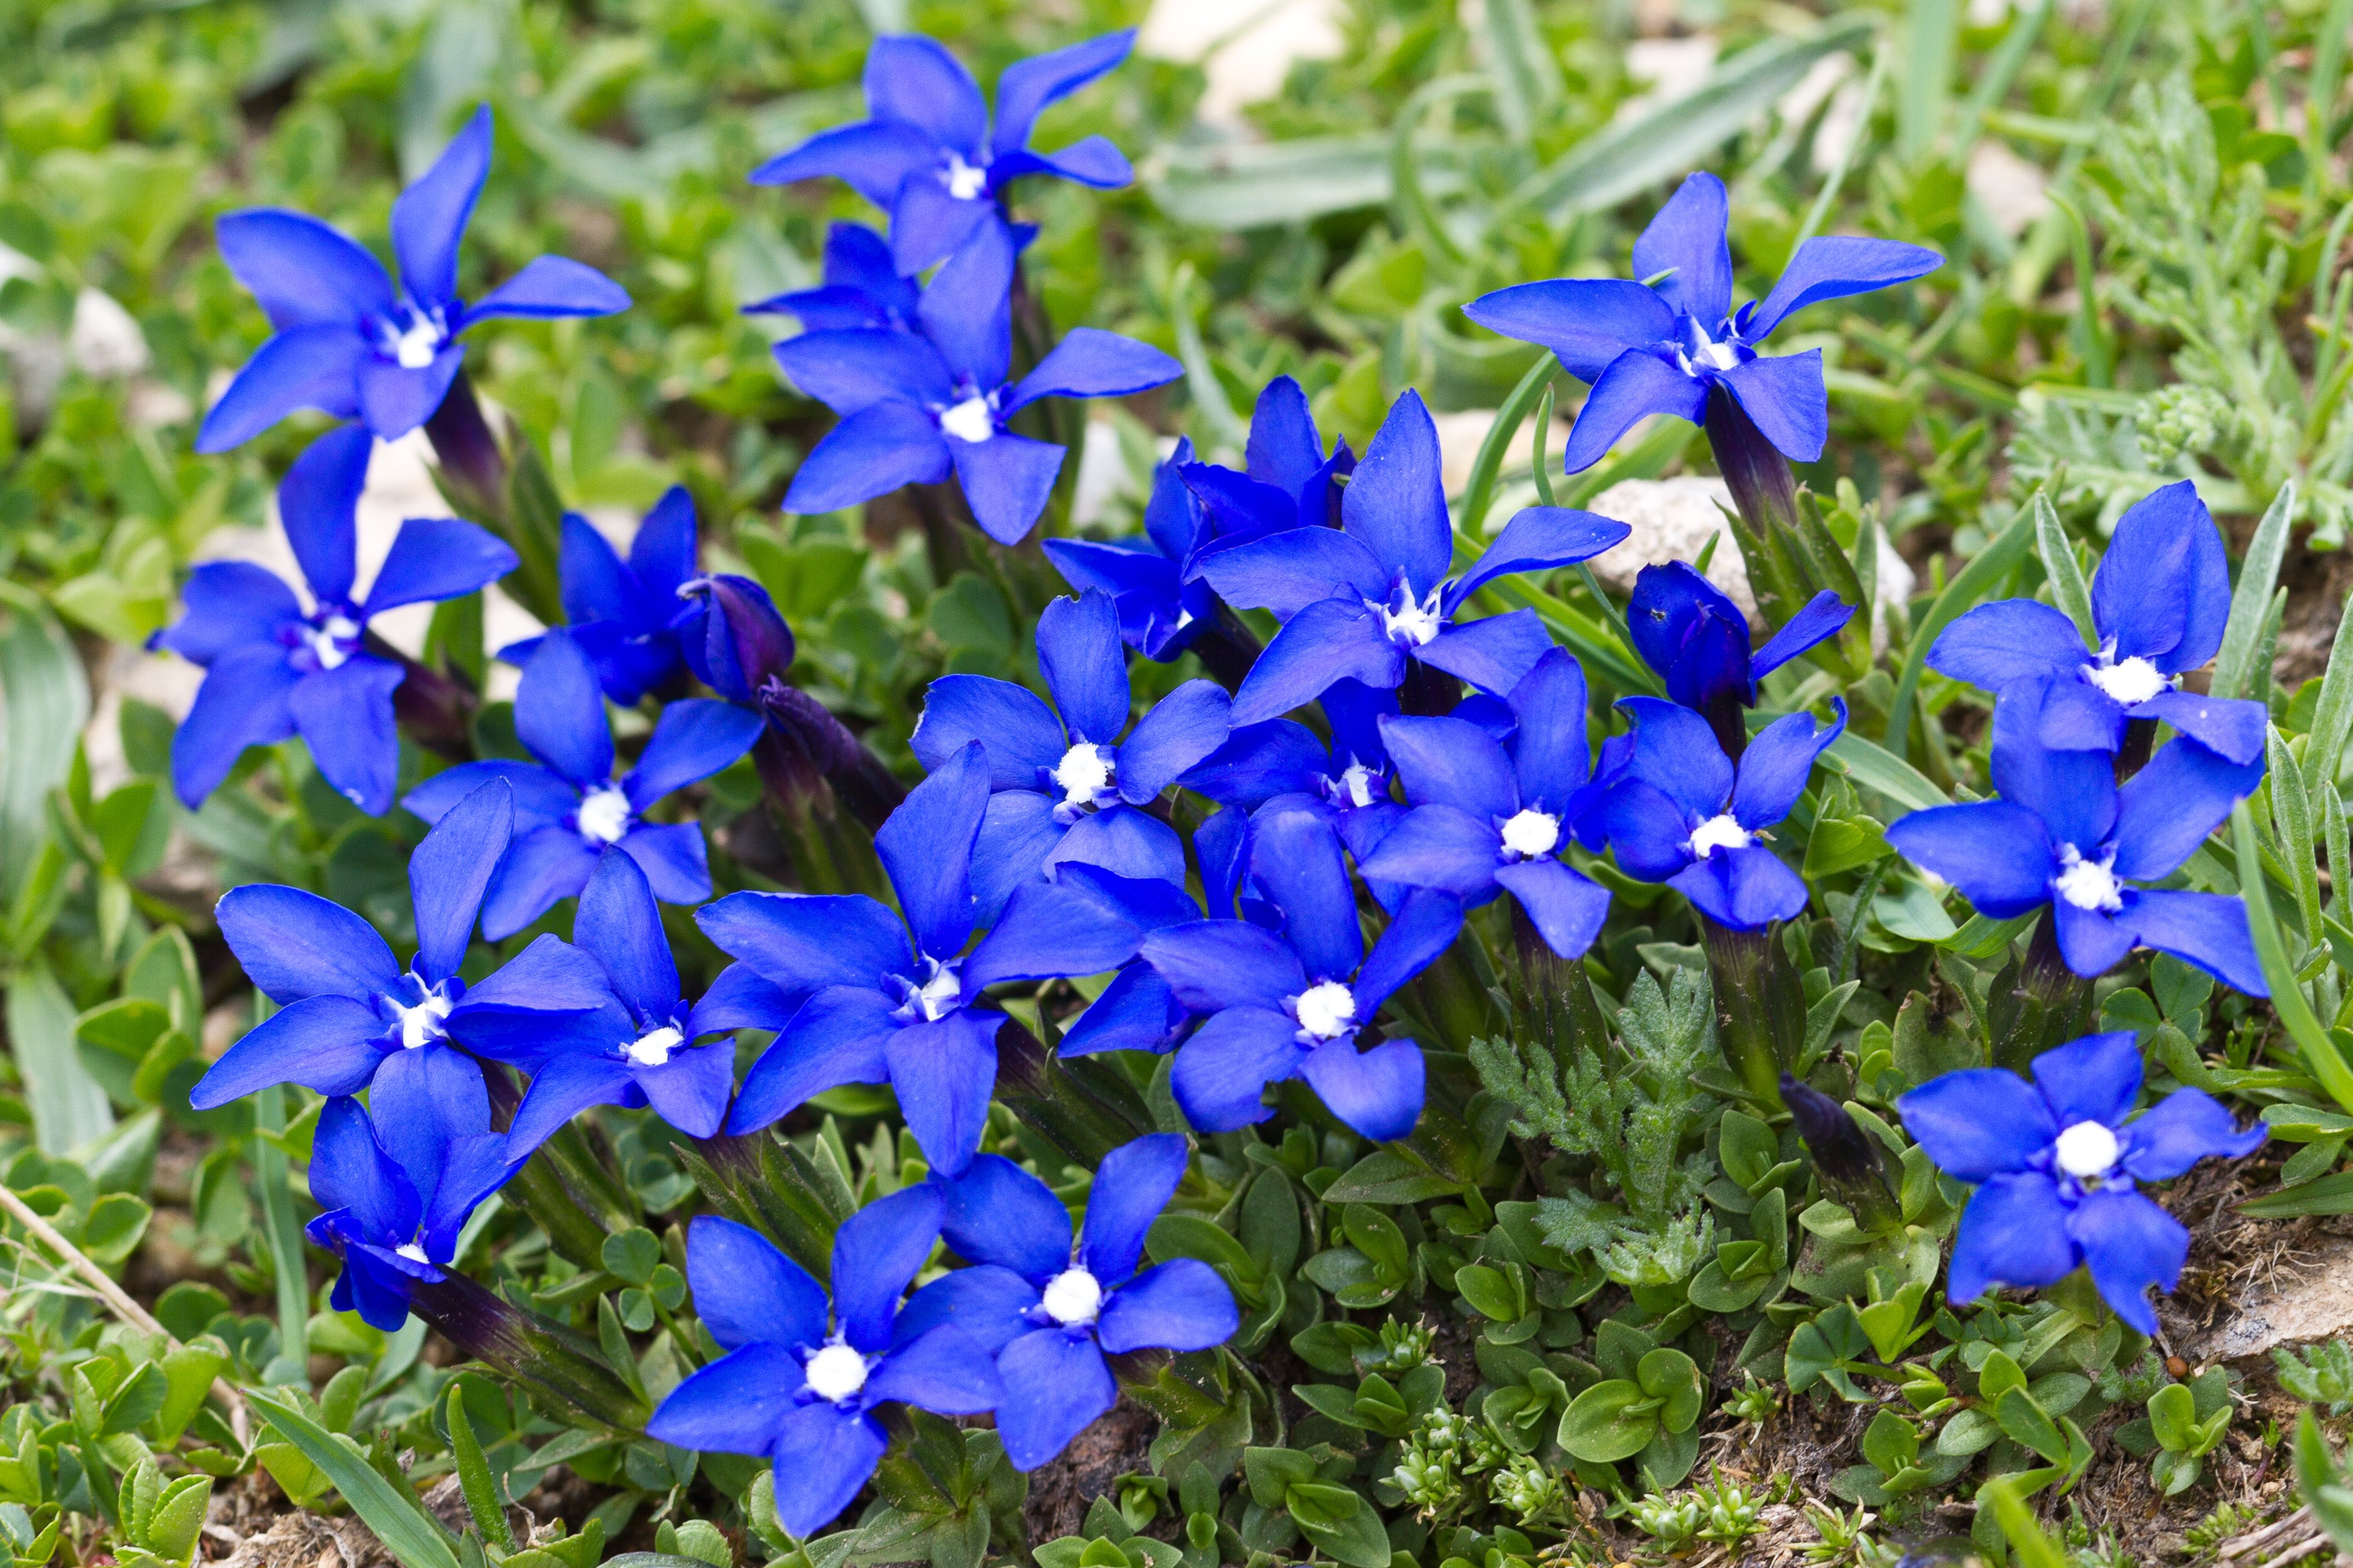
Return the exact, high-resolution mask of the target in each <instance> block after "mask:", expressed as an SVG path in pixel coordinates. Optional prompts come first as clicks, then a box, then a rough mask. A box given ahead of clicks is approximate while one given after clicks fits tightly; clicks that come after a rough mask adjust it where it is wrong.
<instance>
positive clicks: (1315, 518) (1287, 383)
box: [1176, 375, 1356, 548]
mask: <svg viewBox="0 0 2353 1568" xmlns="http://www.w3.org/2000/svg"><path fill="white" fill-rule="evenodd" d="M1355 471H1356V454H1355V453H1353V452H1351V451H1349V450H1348V443H1347V442H1345V441H1335V442H1334V443H1333V445H1332V450H1331V452H1330V454H1329V455H1328V456H1327V455H1326V454H1325V452H1324V437H1323V435H1322V433H1321V432H1319V431H1318V430H1317V429H1316V428H1315V416H1314V413H1313V412H1312V411H1311V410H1310V409H1309V407H1308V405H1307V394H1306V392H1305V391H1304V390H1303V389H1302V388H1301V386H1300V384H1299V383H1297V382H1296V381H1293V379H1292V378H1291V377H1289V376H1287V375H1279V376H1276V377H1275V378H1274V379H1273V380H1272V381H1270V382H1268V383H1267V384H1266V388H1265V390H1264V391H1262V392H1261V393H1260V394H1259V395H1258V405H1257V406H1256V407H1255V408H1253V409H1252V410H1251V411H1250V438H1249V440H1248V442H1247V444H1246V445H1245V447H1244V448H1243V466H1242V468H1240V469H1239V470H1237V469H1233V468H1220V467H1219V465H1217V464H1215V463H1203V462H1198V461H1196V460H1194V459H1193V458H1191V456H1190V455H1189V454H1187V455H1185V456H1183V457H1182V458H1179V459H1178V467H1177V470H1176V472H1177V475H1178V477H1179V478H1181V479H1183V480H1184V482H1185V487H1186V489H1189V490H1191V491H1192V492H1193V494H1194V495H1196V496H1198V498H1200V501H1201V504H1202V506H1204V507H1205V508H1207V509H1208V514H1209V521H1210V523H1211V526H1212V529H1213V531H1214V533H1215V536H1216V538H1217V540H1218V542H1219V544H1218V547H1219V548H1225V547H1227V546H1229V545H1231V544H1234V543H1238V542H1241V541H1243V540H1249V539H1256V538H1258V537H1259V536H1260V535H1261V534H1267V533H1281V532H1283V531H1287V530H1290V529H1293V528H1328V527H1335V526H1336V525H1337V524H1338V523H1339V521H1340V495H1341V481H1343V480H1345V479H1346V478H1347V477H1348V476H1349V475H1350V474H1352V473H1354V472H1355Z"/></svg>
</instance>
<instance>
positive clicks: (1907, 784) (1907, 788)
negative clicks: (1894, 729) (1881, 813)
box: [1821, 728, 1952, 811]
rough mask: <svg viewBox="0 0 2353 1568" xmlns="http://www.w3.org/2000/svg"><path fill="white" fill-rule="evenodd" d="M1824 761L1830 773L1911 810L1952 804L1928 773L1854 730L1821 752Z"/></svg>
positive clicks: (1848, 730)
mask: <svg viewBox="0 0 2353 1568" xmlns="http://www.w3.org/2000/svg"><path fill="white" fill-rule="evenodd" d="M1821 761H1822V762H1823V763H1825V764H1826V765H1827V766H1828V767H1829V769H1830V771H1831V773H1836V774H1838V775H1839V776H1840V777H1841V778H1846V779H1852V780H1853V781H1854V782H1855V783H1856V784H1860V785H1862V787H1863V788H1864V789H1873V790H1877V791H1878V792H1879V793H1880V794H1881V795H1885V796H1886V797H1887V798H1888V799H1889V800H1892V801H1894V803H1895V804H1896V805H1900V806H1904V807H1906V808H1907V809H1909V810H1912V811H1926V810H1928V809H1930V808H1931V807H1933V806H1939V805H1951V804H1952V802H1951V801H1950V800H1947V798H1946V796H1945V792H1944V791H1942V790H1940V789H1938V788H1937V787H1936V785H1935V784H1931V783H1930V782H1929V781H1928V775H1927V774H1926V773H1922V772H1921V771H1920V770H1919V769H1917V768H1915V767H1914V766H1913V765H1912V764H1911V763H1907V762H1905V760H1904V759H1903V758H1901V757H1899V756H1897V755H1896V754H1895V753H1894V752H1891V751H1889V750H1887V748H1886V747H1884V746H1881V745H1877V744H1875V743H1873V742H1870V741H1866V740H1864V739H1863V738H1862V736H1861V735H1858V734H1856V733H1855V732H1854V731H1853V730H1852V728H1849V729H1847V730H1844V731H1841V732H1840V734H1839V738H1838V739H1837V740H1835V741H1832V742H1831V743H1830V746H1829V748H1828V749H1827V750H1825V751H1824V752H1822V754H1821Z"/></svg>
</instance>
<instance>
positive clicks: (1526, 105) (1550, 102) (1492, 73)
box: [1485, 0, 1561, 142]
mask: <svg viewBox="0 0 2353 1568" xmlns="http://www.w3.org/2000/svg"><path fill="white" fill-rule="evenodd" d="M1485 9H1486V12H1487V75H1488V76H1489V77H1490V78H1491V79H1493V82H1494V85H1495V109H1496V110H1497V113H1498V114H1499V115H1500V117H1501V118H1502V120H1503V121H1504V130H1505V131H1506V132H1510V134H1511V138H1512V140H1513V141H1514V142H1526V141H1527V140H1529V138H1530V137H1531V135H1532V134H1533V133H1534V132H1535V128H1536V126H1537V124H1538V123H1539V122H1541V121H1543V120H1544V118H1545V116H1546V115H1547V114H1549V113H1551V112H1552V110H1553V108H1554V106H1555V105H1556V104H1558V103H1559V102H1560V92H1561V82H1560V67H1559V65H1558V64H1557V63H1556V62H1555V61H1554V59H1553V58H1552V51H1551V50H1550V49H1548V48H1546V47H1545V40H1544V33H1543V31H1542V30H1541V29H1540V28H1538V27H1537V26H1536V18H1535V10H1534V9H1533V8H1532V7H1530V5H1528V0H1487V4H1486V7H1485Z"/></svg>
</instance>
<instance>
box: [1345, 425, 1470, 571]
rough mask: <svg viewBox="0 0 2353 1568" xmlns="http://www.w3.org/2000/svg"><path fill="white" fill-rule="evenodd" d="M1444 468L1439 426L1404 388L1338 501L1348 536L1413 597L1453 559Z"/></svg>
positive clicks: (1452, 536) (1451, 531)
mask: <svg viewBox="0 0 2353 1568" xmlns="http://www.w3.org/2000/svg"><path fill="white" fill-rule="evenodd" d="M1444 466H1445V465H1444V463H1443V461H1442V460H1441V458H1440V454H1439V449H1438V426H1437V425H1436V424H1435V423H1433V422H1432V421H1431V419H1430V410H1429V409H1428V408H1426V407H1424V406H1423V405H1422V401H1421V395H1420V394H1419V393H1418V392H1415V391H1414V390H1412V389H1411V388H1410V387H1409V388H1408V389H1407V390H1406V392H1405V395H1403V396H1401V397H1399V398H1398V400H1397V402H1396V403H1395V404H1394V405H1391V406H1390V408H1389V412H1388V417H1387V418H1386V419H1384V420H1382V421H1381V427H1380V429H1378V430H1377V431H1376V432H1375V433H1374V435H1373V439H1372V442H1371V444H1370V445H1368V446H1367V447H1366V448H1365V456H1364V460H1363V461H1362V462H1360V463H1358V464H1357V465H1356V474H1355V475H1354V476H1353V477H1352V478H1351V479H1349V481H1348V488H1347V490H1346V491H1345V493H1344V494H1343V495H1342V496H1341V498H1340V516H1341V519H1342V523H1341V526H1342V527H1343V528H1345V530H1346V531H1347V533H1348V536H1349V537H1350V538H1351V539H1354V540H1356V542H1359V543H1361V544H1363V545H1364V546H1365V547H1366V549H1368V550H1370V551H1371V552H1373V555H1374V557H1375V558H1376V559H1377V560H1378V561H1379V562H1380V563H1381V565H1382V567H1383V568H1384V569H1385V570H1384V575H1385V576H1387V577H1388V580H1389V582H1392V583H1393V582H1395V581H1396V579H1397V578H1398V576H1400V575H1402V576H1403V577H1404V578H1405V580H1406V582H1407V584H1409V586H1410V587H1411V588H1412V591H1413V595H1414V597H1415V598H1416V599H1417V600H1419V599H1420V598H1422V597H1423V596H1425V595H1428V594H1429V592H1430V590H1431V589H1432V588H1435V587H1437V586H1438V584H1439V581H1440V579H1441V578H1443V577H1444V576H1445V575H1446V568H1447V564H1448V563H1450V562H1451V561H1452V560H1453V559H1454V530H1453V525H1452V524H1451V523H1450V522H1449V521H1447V516H1446V481H1445V479H1444V477H1443V469H1444ZM1387 585H1388V584H1384V587H1385V588H1386V586H1387Z"/></svg>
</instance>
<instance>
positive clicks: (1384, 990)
mask: <svg viewBox="0 0 2353 1568" xmlns="http://www.w3.org/2000/svg"><path fill="white" fill-rule="evenodd" d="M1461 929H1462V906H1461V904H1460V903H1458V902H1456V901H1455V900H1453V899H1451V898H1450V897H1449V896H1447V895H1446V894H1444V893H1441V892H1438V891H1436V890H1434V889H1429V888H1417V889H1414V890H1413V891H1412V892H1410V893H1409V894H1407V895H1406V898H1405V901H1404V902H1403V903H1402V904H1400V905H1398V912H1397V915H1396V918H1395V919H1393V920H1391V921H1389V924H1388V930H1387V931H1383V932H1381V934H1380V939H1379V940H1378V941H1377V942H1374V943H1373V951H1372V952H1370V953H1368V954H1366V958H1365V967H1364V968H1363V969H1361V970H1359V971H1358V972H1357V973H1356V984H1354V985H1352V986H1351V987H1349V990H1350V991H1351V992H1352V993H1353V994H1355V996H1356V1017H1357V1020H1358V1021H1359V1022H1362V1021H1363V1020H1365V1019H1367V1018H1370V1017H1371V1016H1373V1015H1374V1014H1376V1013H1377V1012H1379V1011H1380V1008H1381V1004H1382V1003H1384V1002H1386V1001H1388V998H1389V994H1390V993H1392V992H1394V991H1395V990H1397V988H1398V986H1400V985H1403V984H1406V983H1407V982H1408V981H1409V980H1411V979H1413V977H1414V976H1415V975H1417V974H1419V973H1421V972H1422V971H1423V970H1425V969H1427V968H1429V967H1430V964H1431V963H1435V962H1436V961H1437V958H1438V955H1439V954H1440V953H1441V952H1445V951H1446V950H1447V949H1448V948H1450V947H1451V946H1453V945H1454V937H1455V933H1456V932H1458V931H1461Z"/></svg>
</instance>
